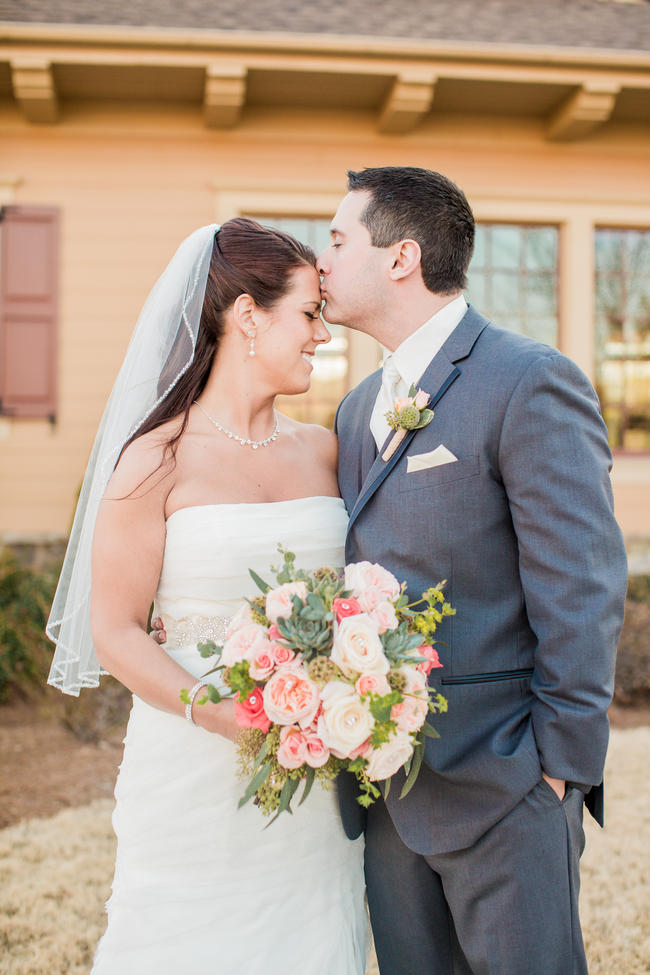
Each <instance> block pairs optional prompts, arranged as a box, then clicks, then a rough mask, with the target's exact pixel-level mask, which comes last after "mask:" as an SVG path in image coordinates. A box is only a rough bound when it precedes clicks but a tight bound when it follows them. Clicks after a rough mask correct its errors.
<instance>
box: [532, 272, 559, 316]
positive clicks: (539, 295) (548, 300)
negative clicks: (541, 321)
mask: <svg viewBox="0 0 650 975" xmlns="http://www.w3.org/2000/svg"><path fill="white" fill-rule="evenodd" d="M555 299H556V294H555V287H554V281H553V279H552V278H550V277H549V276H548V275H546V274H535V275H533V274H530V275H529V276H528V280H527V284H526V318H527V319H534V318H536V317H539V318H545V317H546V318H549V317H551V316H555V313H556V307H555Z"/></svg>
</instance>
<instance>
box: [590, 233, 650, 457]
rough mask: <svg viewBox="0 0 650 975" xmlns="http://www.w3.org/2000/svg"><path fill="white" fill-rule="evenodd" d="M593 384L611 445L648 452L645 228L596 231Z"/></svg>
mask: <svg viewBox="0 0 650 975" xmlns="http://www.w3.org/2000/svg"><path fill="white" fill-rule="evenodd" d="M595 246H596V309H595V312H596V388H597V390H598V395H599V396H600V402H601V406H602V409H603V416H604V417H605V422H606V423H607V427H608V429H609V439H610V443H611V445H612V447H619V448H623V449H625V450H650V230H607V229H598V230H596V236H595Z"/></svg>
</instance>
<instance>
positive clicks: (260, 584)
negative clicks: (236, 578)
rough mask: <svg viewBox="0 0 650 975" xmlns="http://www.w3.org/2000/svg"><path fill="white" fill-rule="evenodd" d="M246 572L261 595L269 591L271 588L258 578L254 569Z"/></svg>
mask: <svg viewBox="0 0 650 975" xmlns="http://www.w3.org/2000/svg"><path fill="white" fill-rule="evenodd" d="M248 572H249V575H250V577H251V579H252V580H253V582H254V583H255V585H256V586H257V588H258V589H260V590H261V591H262V592H263V593H267V592H270V591H271V587H270V586H269V584H268V582H264V579H262V578H261V577H260V576H258V574H257V572H255V570H254V569H249V570H248Z"/></svg>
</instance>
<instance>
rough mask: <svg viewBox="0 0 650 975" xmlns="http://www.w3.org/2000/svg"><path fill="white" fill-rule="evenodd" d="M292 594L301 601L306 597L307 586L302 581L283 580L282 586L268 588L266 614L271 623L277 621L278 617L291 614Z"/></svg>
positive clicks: (285, 616)
mask: <svg viewBox="0 0 650 975" xmlns="http://www.w3.org/2000/svg"><path fill="white" fill-rule="evenodd" d="M294 596H297V597H298V599H301V600H302V601H303V602H304V601H305V600H306V599H307V586H306V585H305V583H304V582H285V584H284V585H283V586H278V588H277V589H270V590H269V592H267V594H266V615H267V616H268V618H269V620H270V621H271V623H277V621H278V619H279V618H280V617H283V618H287V617H289V616H291V614H292V613H293V602H292V599H293V597H294Z"/></svg>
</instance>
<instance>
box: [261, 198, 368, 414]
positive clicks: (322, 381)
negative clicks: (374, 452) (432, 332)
mask: <svg viewBox="0 0 650 975" xmlns="http://www.w3.org/2000/svg"><path fill="white" fill-rule="evenodd" d="M247 215H248V216H252V217H253V219H254V220H258V221H259V222H260V223H262V224H264V225H265V226H272V227H277V228H278V229H279V230H284V231H286V233H288V234H291V235H292V236H293V237H296V238H297V239H298V240H300V241H302V242H303V243H304V244H308V245H309V246H310V247H311V248H313V250H314V251H315V252H316V254H319V253H320V252H321V251H323V250H324V249H325V248H326V247H327V245H328V243H329V228H330V221H329V219H324V218H319V217H281V216H259V215H253V214H247ZM328 328H329V330H330V332H331V333H332V341H331V342H328V343H327V345H321V346H319V347H318V349H317V351H316V355H315V357H314V372H313V373H312V380H311V387H310V390H309V392H308V393H303V394H301V395H300V396H279V397H278V400H277V403H278V407H279V408H280V409H281V410H282V411H283V412H284V413H288V414H289V415H290V416H293V417H295V419H297V420H301V421H303V422H306V423H320V424H322V426H326V427H331V426H332V425H333V422H334V415H335V413H336V407H337V406H338V404H339V403H340V402H341V400H342V399H343V397H344V396H345V394H346V393H347V391H348V388H349V380H348V337H347V335H346V333H345V329H344V328H342V327H341V326H340V325H329V324H328Z"/></svg>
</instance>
